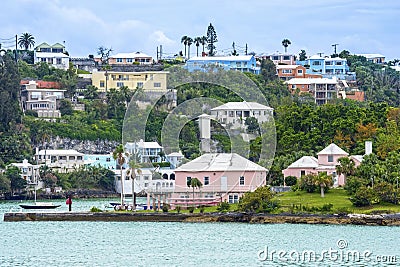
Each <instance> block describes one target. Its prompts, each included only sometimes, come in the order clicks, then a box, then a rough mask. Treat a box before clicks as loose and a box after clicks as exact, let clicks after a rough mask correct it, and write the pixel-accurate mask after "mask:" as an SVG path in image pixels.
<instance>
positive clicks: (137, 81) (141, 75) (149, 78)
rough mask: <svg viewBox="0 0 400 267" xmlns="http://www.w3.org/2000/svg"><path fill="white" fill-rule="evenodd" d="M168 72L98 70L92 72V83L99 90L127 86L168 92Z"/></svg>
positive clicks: (103, 90)
mask: <svg viewBox="0 0 400 267" xmlns="http://www.w3.org/2000/svg"><path fill="white" fill-rule="evenodd" d="M167 73H168V72H167V71H143V72H118V71H107V72H106V71H98V72H93V73H92V85H93V86H96V87H97V88H98V89H99V92H105V91H106V90H108V89H110V88H120V87H122V86H127V87H128V88H129V89H132V90H134V89H136V88H143V90H145V91H152V92H166V91H167Z"/></svg>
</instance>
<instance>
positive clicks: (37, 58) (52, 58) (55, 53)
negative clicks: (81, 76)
mask: <svg viewBox="0 0 400 267" xmlns="http://www.w3.org/2000/svg"><path fill="white" fill-rule="evenodd" d="M33 61H34V63H35V64H36V63H40V62H45V63H47V64H49V65H50V66H53V67H54V68H57V69H64V70H67V69H68V68H69V56H68V54H67V52H66V50H65V46H64V45H62V44H60V43H55V44H54V45H49V44H47V43H42V44H40V45H38V46H37V47H36V48H35V50H34V57H33Z"/></svg>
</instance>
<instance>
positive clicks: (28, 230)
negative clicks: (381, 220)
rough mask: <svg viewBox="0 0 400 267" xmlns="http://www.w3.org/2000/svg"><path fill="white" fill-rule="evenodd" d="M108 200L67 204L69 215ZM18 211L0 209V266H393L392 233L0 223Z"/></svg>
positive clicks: (11, 205) (397, 248) (399, 236)
mask: <svg viewBox="0 0 400 267" xmlns="http://www.w3.org/2000/svg"><path fill="white" fill-rule="evenodd" d="M115 200H117V199H114V200H106V199H100V200H99V199H96V200H74V202H73V211H74V210H75V211H80V210H86V211H88V210H89V209H90V207H92V206H96V207H98V208H104V205H106V204H108V203H109V202H110V201H115ZM53 202H55V203H56V202H57V201H53ZM58 202H59V203H60V204H62V207H61V208H60V210H63V211H65V210H67V206H66V205H65V201H64V200H60V201H58ZM139 202H145V200H144V199H139ZM18 204H19V202H0V266H85V267H87V266H400V228H399V227H375V226H374V227H372V226H351V225H350V226H349V225H346V226H335V225H302V224H269V225H267V224H264V225H263V224H241V223H154V222H131V223H130V222H4V221H3V216H2V214H3V213H4V212H8V211H9V210H10V209H13V210H14V211H17V210H19V208H18Z"/></svg>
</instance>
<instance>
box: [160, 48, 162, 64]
mask: <svg viewBox="0 0 400 267" xmlns="http://www.w3.org/2000/svg"><path fill="white" fill-rule="evenodd" d="M160 60H162V45H160Z"/></svg>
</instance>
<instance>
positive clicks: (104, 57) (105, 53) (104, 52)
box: [97, 46, 113, 65]
mask: <svg viewBox="0 0 400 267" xmlns="http://www.w3.org/2000/svg"><path fill="white" fill-rule="evenodd" d="M112 51H113V50H112V48H106V47H104V46H100V47H99V48H98V49H97V54H98V55H99V56H100V58H101V64H102V65H108V58H109V57H110V53H111V52H112Z"/></svg>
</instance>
